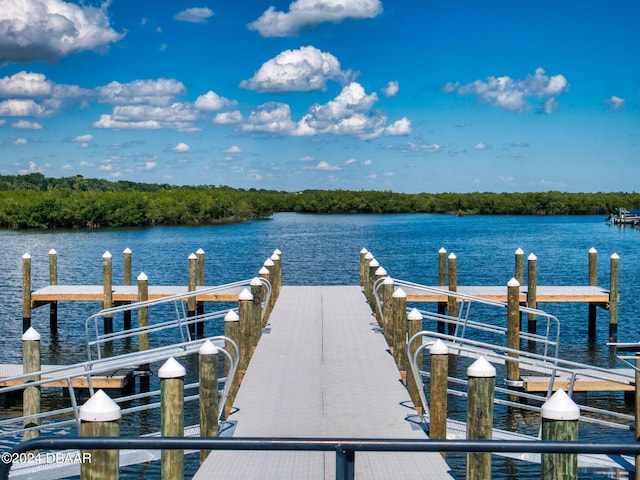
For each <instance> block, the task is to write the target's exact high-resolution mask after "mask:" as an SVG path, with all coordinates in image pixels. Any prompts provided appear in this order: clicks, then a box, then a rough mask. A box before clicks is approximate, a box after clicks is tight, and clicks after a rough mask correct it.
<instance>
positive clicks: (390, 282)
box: [382, 276, 394, 285]
mask: <svg viewBox="0 0 640 480" xmlns="http://www.w3.org/2000/svg"><path fill="white" fill-rule="evenodd" d="M393 283H394V282H393V278H391V277H389V276H387V278H385V279H384V280H383V281H382V284H383V285H393Z"/></svg>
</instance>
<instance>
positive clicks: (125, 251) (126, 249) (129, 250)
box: [122, 247, 131, 253]
mask: <svg viewBox="0 0 640 480" xmlns="http://www.w3.org/2000/svg"><path fill="white" fill-rule="evenodd" d="M122 253H131V249H130V248H129V247H127V248H125V249H124V250H123V251H122Z"/></svg>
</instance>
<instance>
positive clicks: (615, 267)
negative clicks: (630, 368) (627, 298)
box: [609, 253, 620, 342]
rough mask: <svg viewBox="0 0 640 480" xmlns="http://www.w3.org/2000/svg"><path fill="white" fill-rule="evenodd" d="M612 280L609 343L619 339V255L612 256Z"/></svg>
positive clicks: (610, 288)
mask: <svg viewBox="0 0 640 480" xmlns="http://www.w3.org/2000/svg"><path fill="white" fill-rule="evenodd" d="M610 275H611V278H610V284H609V285H610V286H609V341H610V342H613V341H615V340H616V339H617V338H618V303H619V302H620V292H619V290H618V280H619V277H620V257H619V256H618V254H617V253H614V254H613V255H611V273H610Z"/></svg>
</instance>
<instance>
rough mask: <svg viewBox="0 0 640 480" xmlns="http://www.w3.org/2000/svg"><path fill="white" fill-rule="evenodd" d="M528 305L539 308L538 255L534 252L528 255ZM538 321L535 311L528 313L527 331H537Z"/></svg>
mask: <svg viewBox="0 0 640 480" xmlns="http://www.w3.org/2000/svg"><path fill="white" fill-rule="evenodd" d="M520 285H522V283H521V284H520ZM527 307H529V308H538V257H536V256H535V255H534V254H533V253H530V254H529V256H528V257H527ZM537 323H538V317H537V315H536V314H535V313H529V314H527V332H529V333H536V332H537Z"/></svg>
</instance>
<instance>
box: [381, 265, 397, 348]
mask: <svg viewBox="0 0 640 480" xmlns="http://www.w3.org/2000/svg"><path fill="white" fill-rule="evenodd" d="M393 290H394V282H393V278H391V277H389V276H387V278H385V279H384V281H383V282H382V328H383V329H384V338H385V339H386V340H387V345H389V346H390V347H393V313H392V312H393V308H392V305H391V304H392V301H391V299H392V296H393Z"/></svg>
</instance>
